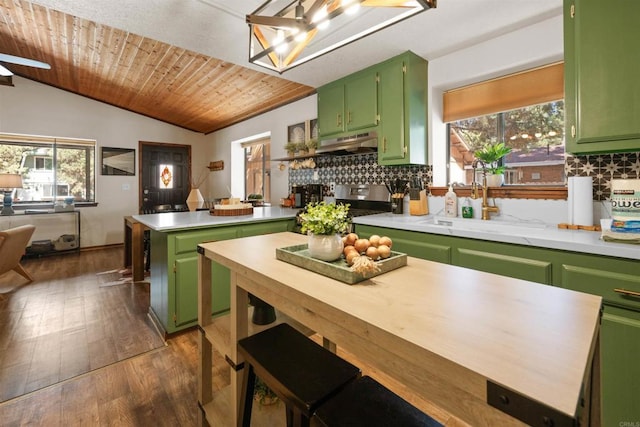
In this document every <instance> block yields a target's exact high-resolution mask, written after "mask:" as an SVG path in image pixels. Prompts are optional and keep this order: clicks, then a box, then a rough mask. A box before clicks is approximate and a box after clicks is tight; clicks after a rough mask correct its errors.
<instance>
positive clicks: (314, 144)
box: [305, 139, 318, 154]
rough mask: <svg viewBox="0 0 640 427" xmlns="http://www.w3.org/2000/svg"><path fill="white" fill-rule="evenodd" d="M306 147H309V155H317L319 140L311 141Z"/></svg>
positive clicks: (307, 142) (306, 143)
mask: <svg viewBox="0 0 640 427" xmlns="http://www.w3.org/2000/svg"><path fill="white" fill-rule="evenodd" d="M305 145H306V146H307V150H308V151H309V154H315V153H316V148H318V140H317V139H310V140H308V141H306V142H305Z"/></svg>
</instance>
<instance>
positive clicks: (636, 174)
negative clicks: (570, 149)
mask: <svg viewBox="0 0 640 427" xmlns="http://www.w3.org/2000/svg"><path fill="white" fill-rule="evenodd" d="M564 171H565V174H566V175H567V176H568V177H569V176H591V177H593V200H596V201H604V200H608V199H609V198H610V197H611V180H612V179H640V152H636V153H615V154H594V155H588V156H573V155H567V159H566V160H565V164H564Z"/></svg>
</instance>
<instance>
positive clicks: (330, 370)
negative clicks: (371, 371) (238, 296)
mask: <svg viewBox="0 0 640 427" xmlns="http://www.w3.org/2000/svg"><path fill="white" fill-rule="evenodd" d="M238 347H239V350H240V353H241V354H242V355H243V356H244V358H245V360H246V362H248V363H250V364H251V365H252V366H253V368H254V370H255V373H256V375H257V376H259V377H260V378H261V379H262V380H263V381H264V382H265V383H266V384H267V385H268V386H269V388H271V390H273V391H274V392H275V393H276V394H277V395H278V396H279V397H280V398H281V399H282V400H283V401H284V403H285V404H286V405H287V406H291V405H293V406H295V407H297V408H298V409H299V410H300V411H301V412H302V413H305V414H306V416H307V417H310V416H311V414H312V413H313V411H314V410H315V409H316V408H317V407H318V405H320V404H321V403H322V402H324V401H325V400H326V399H327V398H329V397H331V396H332V395H334V394H335V393H336V392H337V391H339V390H340V389H342V388H343V387H344V386H345V385H346V384H347V383H349V382H350V381H352V380H354V379H356V378H358V377H359V376H360V369H359V368H357V367H356V366H354V365H352V364H351V363H349V362H347V361H346V360H344V359H342V358H340V357H338V356H336V355H335V354H333V353H331V352H330V351H329V350H327V349H325V348H324V347H322V346H320V345H318V344H316V343H315V342H313V341H311V340H310V339H309V338H307V337H306V336H304V335H303V334H301V333H300V332H298V331H296V330H295V329H294V328H292V327H291V326H290V325H288V324H286V323H282V324H280V325H277V326H274V327H273V328H270V329H267V330H266V331H263V332H260V333H258V334H256V335H252V336H250V337H247V338H243V339H241V340H240V341H238Z"/></svg>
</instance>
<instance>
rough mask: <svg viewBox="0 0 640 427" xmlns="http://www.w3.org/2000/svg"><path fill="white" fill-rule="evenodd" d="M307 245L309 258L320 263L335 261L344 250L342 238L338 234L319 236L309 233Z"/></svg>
mask: <svg viewBox="0 0 640 427" xmlns="http://www.w3.org/2000/svg"><path fill="white" fill-rule="evenodd" d="M308 243H309V255H310V256H311V258H316V259H319V260H322V261H335V260H337V259H338V258H340V255H342V250H343V249H344V244H343V243H342V237H341V236H340V235H339V234H330V235H321V234H312V233H309V235H308Z"/></svg>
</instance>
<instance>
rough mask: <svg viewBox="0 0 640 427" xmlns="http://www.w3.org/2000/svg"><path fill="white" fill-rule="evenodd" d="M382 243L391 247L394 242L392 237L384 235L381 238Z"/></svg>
mask: <svg viewBox="0 0 640 427" xmlns="http://www.w3.org/2000/svg"><path fill="white" fill-rule="evenodd" d="M380 245H385V246H388V247H389V248H391V247H392V246H393V242H392V241H391V239H390V238H389V237H387V236H382V237H381V238H380Z"/></svg>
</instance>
